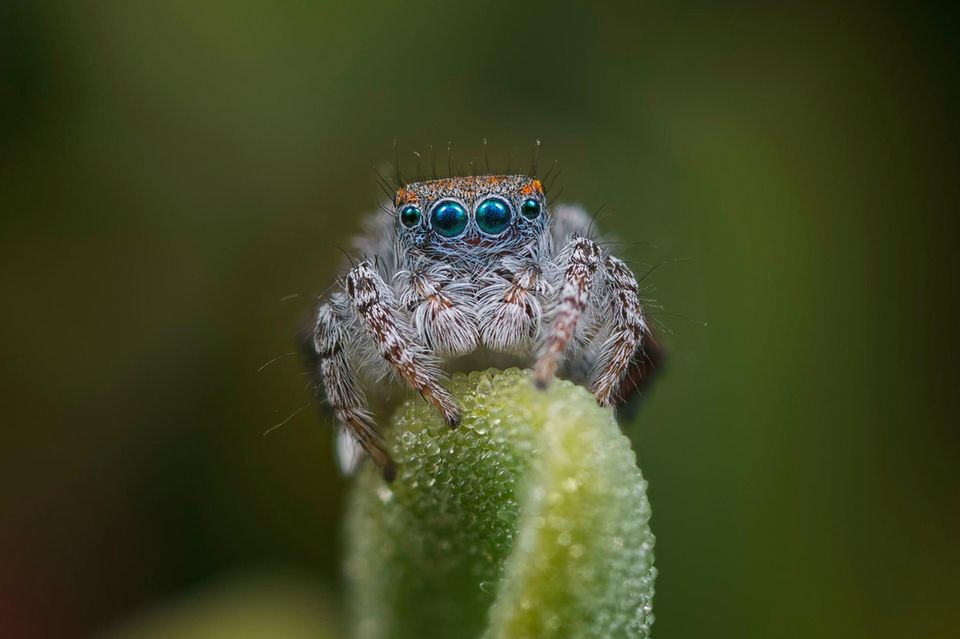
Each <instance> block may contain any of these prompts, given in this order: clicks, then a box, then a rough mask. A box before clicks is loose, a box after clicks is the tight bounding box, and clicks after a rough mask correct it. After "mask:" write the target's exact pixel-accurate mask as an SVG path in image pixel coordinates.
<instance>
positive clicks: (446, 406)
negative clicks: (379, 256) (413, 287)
mask: <svg viewBox="0 0 960 639" xmlns="http://www.w3.org/2000/svg"><path fill="white" fill-rule="evenodd" d="M344 284H345V289H346V292H347V296H348V297H349V298H350V301H351V302H352V304H353V310H354V312H355V313H356V315H357V317H358V318H359V320H360V323H361V324H362V325H363V327H364V329H365V330H366V332H367V334H368V335H369V336H370V338H371V339H372V340H373V342H374V344H375V345H376V348H377V352H378V353H379V354H380V356H381V357H382V358H383V360H384V361H385V362H386V363H387V364H388V365H389V366H390V368H391V369H392V370H393V372H394V373H396V375H397V376H398V377H399V378H400V379H401V380H403V381H404V382H405V383H406V384H408V385H409V386H410V387H412V388H413V389H414V390H416V391H417V392H418V393H420V396H421V397H423V398H424V399H425V400H427V402H429V403H430V404H432V405H433V406H434V408H436V409H437V411H438V412H439V413H440V415H441V416H442V417H443V418H444V420H446V422H447V424H449V425H450V426H451V427H456V426H457V425H458V424H459V423H460V407H459V406H458V405H457V401H456V400H455V399H454V398H453V396H452V395H451V394H450V393H449V392H448V391H447V390H446V389H445V388H443V386H441V385H440V382H439V379H440V373H439V371H438V370H437V369H436V368H435V367H433V366H431V365H430V362H429V359H428V356H427V352H426V349H425V348H424V347H423V346H422V345H421V344H419V343H418V342H416V341H415V340H414V338H413V337H412V335H411V332H410V329H409V327H408V326H407V323H406V320H405V318H404V317H403V316H402V315H401V314H400V311H399V309H398V308H397V305H396V302H395V301H394V299H393V294H392V292H391V290H390V288H389V287H388V286H387V284H386V282H384V281H383V278H382V277H381V276H380V274H379V273H377V271H376V270H374V268H373V266H372V265H371V264H370V262H368V261H366V260H364V261H362V262H360V263H359V264H357V265H356V266H355V267H353V268H352V269H350V271H349V272H348V273H347V275H346V277H345V278H344Z"/></svg>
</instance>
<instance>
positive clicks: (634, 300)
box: [591, 255, 649, 406]
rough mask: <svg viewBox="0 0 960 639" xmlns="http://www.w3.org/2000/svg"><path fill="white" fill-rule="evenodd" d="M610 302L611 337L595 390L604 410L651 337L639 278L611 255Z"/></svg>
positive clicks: (606, 263) (607, 271)
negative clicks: (647, 337)
mask: <svg viewBox="0 0 960 639" xmlns="http://www.w3.org/2000/svg"><path fill="white" fill-rule="evenodd" d="M603 272H604V282H605V284H606V287H605V288H606V293H607V296H606V299H605V300H604V303H607V304H609V305H610V312H611V313H612V324H613V326H612V330H611V332H610V336H609V337H608V338H607V340H606V341H605V342H604V344H603V346H602V347H601V348H600V356H599V357H598V358H597V365H596V367H595V370H594V374H593V379H592V382H591V390H592V391H593V394H594V396H595V397H596V398H597V402H598V403H599V404H600V405H601V406H607V405H608V404H610V403H611V401H612V400H614V399H617V398H615V397H613V393H614V392H615V391H616V390H617V389H618V388H619V387H620V382H621V381H622V380H623V376H624V374H626V372H627V369H628V367H629V366H630V362H631V361H632V360H633V358H634V356H635V355H636V354H637V350H638V349H640V347H641V346H642V343H643V338H644V335H648V334H649V330H648V329H647V324H646V322H645V321H644V317H643V308H642V307H641V306H640V297H639V294H638V292H637V278H636V277H635V276H634V275H633V272H632V271H631V270H630V268H629V267H628V266H627V265H626V264H624V263H623V261H621V260H619V259H617V258H615V257H613V256H610V255H608V256H607V257H606V258H605V259H604V260H603Z"/></svg>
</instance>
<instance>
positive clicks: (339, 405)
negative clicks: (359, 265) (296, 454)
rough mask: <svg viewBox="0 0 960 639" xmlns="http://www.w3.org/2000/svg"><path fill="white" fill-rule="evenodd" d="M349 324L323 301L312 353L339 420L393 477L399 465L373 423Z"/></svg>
mask: <svg viewBox="0 0 960 639" xmlns="http://www.w3.org/2000/svg"><path fill="white" fill-rule="evenodd" d="M346 328H347V320H346V319H345V318H344V317H343V316H342V315H341V314H340V313H338V312H337V310H336V308H335V306H334V304H332V303H327V304H323V305H322V306H320V308H319V309H317V314H316V318H315V321H314V327H313V332H312V336H311V338H312V339H311V340H310V342H311V343H310V344H309V347H312V349H313V353H310V355H311V356H312V357H311V359H313V360H314V361H315V367H316V370H315V374H316V375H317V376H318V377H319V379H320V383H321V385H322V386H323V390H324V393H325V394H326V396H327V402H328V403H329V404H330V407H331V408H332V409H333V413H334V416H335V417H336V418H337V421H339V422H340V424H341V425H342V426H343V427H344V428H346V429H347V430H349V432H350V434H351V435H352V436H353V438H354V439H355V440H356V442H357V443H358V444H359V445H360V446H361V447H362V448H363V450H365V451H366V452H367V454H368V455H370V458H371V459H373V461H374V463H375V464H376V465H377V467H378V468H380V471H381V472H382V473H383V476H384V478H385V479H387V481H390V480H392V479H393V478H394V476H395V475H396V469H395V467H394V465H393V461H392V460H391V459H390V455H389V454H388V453H387V451H386V450H385V449H384V447H383V440H382V439H381V437H380V434H379V433H378V432H377V429H376V427H375V426H374V424H373V419H372V418H371V416H370V412H369V411H368V410H367V402H366V398H365V397H364V395H363V391H362V390H361V389H360V388H359V386H358V385H357V380H356V376H355V375H354V372H353V370H352V368H351V366H350V361H349V359H348V358H347V350H346V344H347V334H346Z"/></svg>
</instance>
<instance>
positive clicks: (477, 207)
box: [394, 175, 547, 256]
mask: <svg viewBox="0 0 960 639" xmlns="http://www.w3.org/2000/svg"><path fill="white" fill-rule="evenodd" d="M394 211H395V214H396V224H397V232H398V234H399V236H400V237H401V239H402V240H404V241H405V242H406V243H408V244H409V245H412V246H416V247H418V248H420V249H421V250H423V251H424V252H426V253H432V254H441V255H454V256H469V255H483V254H491V253H498V252H501V251H504V250H516V249H517V248H519V247H521V246H523V245H526V244H530V243H532V242H535V241H536V240H537V239H538V238H539V237H540V236H541V235H543V230H544V228H545V226H546V217H547V203H546V199H545V197H544V193H543V186H542V185H541V184H540V180H537V179H536V178H532V177H527V176H522V175H482V176H471V177H456V178H447V179H442V180H430V181H426V182H416V183H414V184H409V185H407V186H404V187H403V188H401V189H399V190H398V191H397V196H396V198H395V199H394Z"/></svg>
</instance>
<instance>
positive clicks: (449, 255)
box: [303, 176, 656, 479]
mask: <svg viewBox="0 0 960 639" xmlns="http://www.w3.org/2000/svg"><path fill="white" fill-rule="evenodd" d="M388 210H389V211H390V215H389V217H387V218H384V217H382V216H381V217H378V218H374V219H372V220H371V221H370V222H369V223H368V225H367V230H366V233H365V234H364V235H363V236H362V237H361V238H359V239H358V241H357V249H358V250H359V252H360V253H361V254H362V255H363V256H364V257H363V259H362V260H361V261H359V262H357V263H352V264H351V266H350V268H349V270H348V271H347V272H346V273H345V274H344V275H343V276H342V278H341V279H340V281H339V285H340V286H339V288H340V290H337V291H336V292H334V293H332V294H331V295H330V296H329V297H328V299H326V300H325V301H324V302H323V303H322V304H321V305H320V306H319V308H318V309H317V311H316V313H315V315H314V321H313V323H312V327H311V330H310V331H309V333H308V334H307V335H306V336H305V337H304V340H303V346H304V350H305V351H306V353H307V355H308V360H309V362H310V366H311V368H312V369H313V370H312V372H313V373H314V375H315V379H316V380H317V385H316V386H317V393H318V394H319V393H320V392H322V393H323V395H324V396H325V398H326V401H327V403H328V404H329V405H330V407H331V408H332V410H333V413H334V415H335V418H336V419H337V421H338V422H339V424H340V425H341V427H342V430H341V431H340V432H341V440H340V441H341V445H340V447H339V451H340V456H341V462H344V461H346V465H347V466H349V465H352V463H353V462H354V460H356V459H357V456H356V455H355V454H354V452H353V449H354V448H355V446H354V444H356V445H359V448H360V449H362V450H363V451H365V452H366V453H367V454H368V455H369V456H370V457H371V458H372V459H373V460H374V462H375V463H376V464H377V465H378V467H379V468H380V469H381V471H382V472H383V474H384V476H385V477H386V478H387V479H391V478H392V477H393V476H394V473H395V468H394V465H393V462H392V461H391V459H390V457H389V454H388V453H387V452H386V450H385V449H384V447H383V444H382V440H381V438H380V435H379V433H378V431H377V428H376V426H375V422H374V418H373V415H372V413H371V411H370V410H369V407H368V402H367V399H366V396H365V393H364V391H363V388H362V385H361V383H360V381H359V380H360V379H361V377H364V378H365V377H368V376H370V374H371V373H372V375H373V376H374V377H377V378H383V377H388V376H392V377H393V378H394V379H396V380H397V381H399V382H400V383H401V384H403V385H405V386H407V387H409V388H411V389H413V390H415V391H416V392H417V393H419V394H420V396H421V397H423V398H424V399H425V400H426V401H427V402H429V403H430V404H431V405H432V406H433V407H434V408H435V409H436V410H437V412H438V413H439V414H440V415H441V416H442V417H443V419H444V420H445V421H446V422H447V423H448V424H449V425H450V426H451V427H456V426H457V425H458V424H459V422H460V409H459V406H458V405H457V402H456V400H455V399H454V398H453V397H452V396H451V395H450V393H449V392H447V390H446V389H445V388H444V386H443V380H444V372H443V364H445V363H446V362H449V361H450V360H452V359H453V358H457V357H461V356H465V355H469V354H471V353H480V352H482V353H485V354H486V353H506V354H513V355H518V356H521V357H526V358H528V359H531V360H532V361H533V362H534V381H535V383H536V384H537V385H538V386H539V387H541V388H544V387H546V386H547V385H548V384H549V383H550V380H551V379H552V378H553V377H554V375H556V374H558V373H563V374H566V375H567V376H569V377H571V378H573V379H574V380H576V381H578V382H581V383H584V384H586V385H587V386H588V387H589V388H590V390H591V392H592V393H593V394H594V396H595V397H596V399H597V401H598V403H600V404H601V405H609V404H615V403H618V402H622V401H624V400H625V399H627V395H629V394H632V393H633V392H634V391H635V390H636V389H637V388H639V386H640V385H641V384H642V383H643V378H645V377H647V376H648V375H649V373H650V372H651V371H652V368H653V364H655V361H654V360H655V359H656V349H655V345H653V343H652V335H651V332H650V330H649V329H648V327H647V323H646V319H645V317H644V311H643V307H642V305H641V300H640V296H639V291H638V286H637V280H636V277H635V276H634V274H633V273H632V272H631V270H630V269H629V268H628V267H627V265H626V264H625V263H624V262H623V261H621V260H619V259H618V258H616V257H614V256H613V255H611V254H609V253H608V252H607V251H606V250H605V249H604V248H603V247H602V245H601V244H600V243H598V241H597V240H596V239H595V238H593V237H592V233H591V223H590V218H589V216H588V215H587V214H586V213H585V212H584V211H583V209H581V208H579V207H574V206H564V205H559V206H552V207H549V208H548V207H547V202H546V198H545V195H544V192H543V188H542V186H541V184H540V182H539V181H538V180H536V179H535V178H532V177H527V176H471V177H457V178H449V179H440V180H430V181H424V182H417V183H414V184H410V185H407V186H404V187H402V188H400V189H399V190H398V191H397V194H396V197H395V199H394V201H393V202H392V203H391V205H390V207H389V208H388ZM651 355H653V357H651ZM638 375H639V376H640V377H641V379H639V380H638V379H637V377H638Z"/></svg>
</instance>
